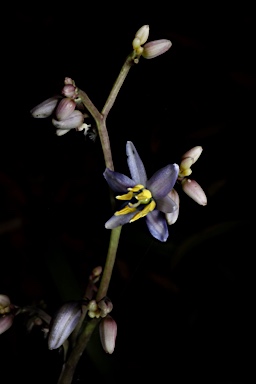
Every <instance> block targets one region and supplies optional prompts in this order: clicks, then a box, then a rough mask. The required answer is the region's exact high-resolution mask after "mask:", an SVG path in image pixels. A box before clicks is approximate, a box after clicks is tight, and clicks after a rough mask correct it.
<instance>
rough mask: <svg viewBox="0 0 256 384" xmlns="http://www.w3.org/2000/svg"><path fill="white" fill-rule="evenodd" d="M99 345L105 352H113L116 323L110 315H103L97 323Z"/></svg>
mask: <svg viewBox="0 0 256 384" xmlns="http://www.w3.org/2000/svg"><path fill="white" fill-rule="evenodd" d="M99 332H100V340H101V345H102V347H103V349H104V351H105V352H106V353H110V354H111V353H113V352H114V349H115V344H116V335H117V324H116V322H115V320H114V319H113V318H112V317H111V316H110V315H108V316H106V317H104V318H103V319H102V320H101V322H100V325H99Z"/></svg>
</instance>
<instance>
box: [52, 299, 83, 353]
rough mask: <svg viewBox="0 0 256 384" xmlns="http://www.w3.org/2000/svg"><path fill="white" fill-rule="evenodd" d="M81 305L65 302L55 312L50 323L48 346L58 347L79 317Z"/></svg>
mask: <svg viewBox="0 0 256 384" xmlns="http://www.w3.org/2000/svg"><path fill="white" fill-rule="evenodd" d="M81 314H82V312H81V305H80V303H78V302H76V301H74V302H69V303H65V304H64V305H62V307H61V308H60V309H59V311H58V312H57V314H56V316H55V317H54V319H53V322H52V324H51V328H50V332H49V337H48V348H49V349H56V348H59V347H60V346H61V345H62V344H63V343H64V342H65V341H66V340H67V338H68V337H69V336H70V334H71V333H72V332H73V330H74V329H75V327H76V326H77V324H78V322H79V319H80V317H81Z"/></svg>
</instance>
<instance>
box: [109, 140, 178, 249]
mask: <svg viewBox="0 0 256 384" xmlns="http://www.w3.org/2000/svg"><path fill="white" fill-rule="evenodd" d="M126 154H127V156H128V159H127V163H128V167H129V170H130V174H131V178H130V177H128V176H125V175H123V174H122V173H118V172H114V171H111V170H110V169H108V168H106V170H105V172H104V174H103V175H104V177H105V179H106V181H107V183H108V185H109V187H110V188H111V189H112V190H113V192H114V193H117V196H116V199H117V200H120V201H122V202H123V205H122V207H121V209H120V210H119V211H117V212H115V213H114V215H113V216H112V217H111V218H110V219H109V220H108V221H107V222H106V224H105V227H106V228H107V229H113V228H115V227H118V226H120V225H124V224H126V223H132V222H133V221H136V220H138V219H140V218H142V217H145V220H146V224H147V227H148V229H149V232H150V233H151V235H152V236H153V237H155V238H156V239H158V240H160V241H163V242H164V241H166V240H167V238H168V236H169V232H168V226H167V223H166V218H165V214H166V213H172V212H174V211H175V210H177V205H176V203H175V202H174V200H173V199H172V198H171V197H170V195H169V193H170V192H171V191H172V189H173V186H174V185H175V183H176V180H177V177H178V173H179V166H178V165H177V164H169V165H167V166H166V167H164V168H162V169H160V170H159V171H157V172H156V173H155V174H154V175H153V176H152V177H151V178H150V179H148V178H147V174H146V170H145V167H144V165H143V162H142V160H141V158H140V156H139V154H138V152H137V150H136V148H135V146H134V144H133V143H132V142H131V141H128V142H127V144H126Z"/></svg>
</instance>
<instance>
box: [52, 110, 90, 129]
mask: <svg viewBox="0 0 256 384" xmlns="http://www.w3.org/2000/svg"><path fill="white" fill-rule="evenodd" d="M83 121H84V116H83V114H82V112H80V111H78V110H76V109H75V110H74V111H73V112H72V113H71V115H70V116H69V117H68V118H67V119H65V120H56V119H52V123H53V125H54V126H55V127H56V128H58V129H65V130H67V129H73V128H78V127H80V125H82V123H83Z"/></svg>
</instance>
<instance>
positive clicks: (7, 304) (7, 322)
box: [0, 295, 14, 335]
mask: <svg viewBox="0 0 256 384" xmlns="http://www.w3.org/2000/svg"><path fill="white" fill-rule="evenodd" d="M13 309H14V306H13V305H12V303H11V301H10V299H9V297H8V296H6V295H0V335H1V334H2V333H4V332H5V331H7V330H8V329H9V328H10V327H11V326H12V324H13V320H14V313H13Z"/></svg>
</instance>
